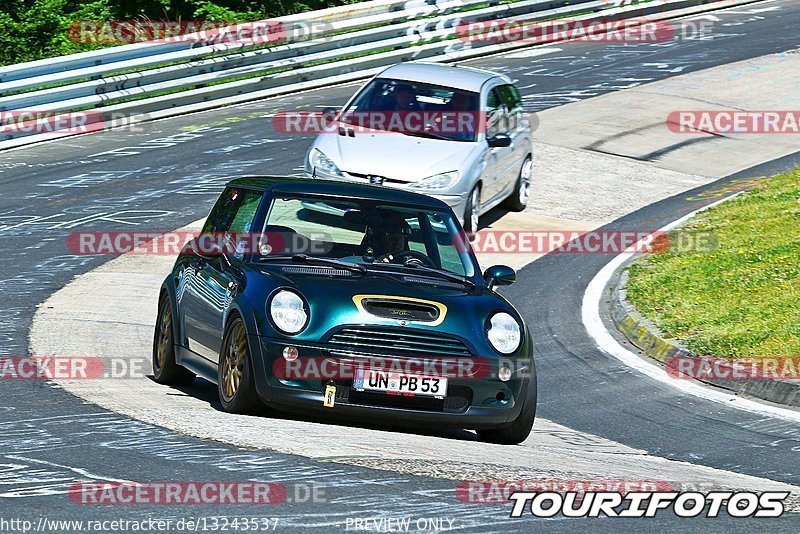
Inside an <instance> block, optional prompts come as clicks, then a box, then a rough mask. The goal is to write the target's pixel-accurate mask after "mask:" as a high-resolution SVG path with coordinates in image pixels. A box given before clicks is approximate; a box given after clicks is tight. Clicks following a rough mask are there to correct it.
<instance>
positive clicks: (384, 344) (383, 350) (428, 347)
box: [328, 327, 471, 358]
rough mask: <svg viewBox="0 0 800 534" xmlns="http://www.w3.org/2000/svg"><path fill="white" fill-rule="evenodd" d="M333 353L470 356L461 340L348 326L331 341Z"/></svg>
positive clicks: (386, 329)
mask: <svg viewBox="0 0 800 534" xmlns="http://www.w3.org/2000/svg"><path fill="white" fill-rule="evenodd" d="M328 346H329V347H330V349H331V352H333V351H334V350H335V351H337V352H340V351H341V352H355V353H375V352H377V353H380V354H389V355H396V356H406V357H411V358H419V357H425V356H464V357H468V356H470V355H471V354H470V351H469V349H468V348H467V346H466V345H464V343H463V342H461V341H460V340H458V339H455V338H452V337H449V336H443V335H441V334H438V333H433V332H427V331H424V330H416V329H402V330H401V329H389V328H369V327H344V328H342V329H340V330H337V331H336V332H335V333H334V334H333V335H332V336H331V337H330V339H329V340H328Z"/></svg>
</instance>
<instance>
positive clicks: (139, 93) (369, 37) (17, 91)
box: [0, 0, 756, 149]
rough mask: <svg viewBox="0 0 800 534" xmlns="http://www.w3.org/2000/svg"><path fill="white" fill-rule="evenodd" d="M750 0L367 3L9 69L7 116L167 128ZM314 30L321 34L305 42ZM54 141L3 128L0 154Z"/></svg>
mask: <svg viewBox="0 0 800 534" xmlns="http://www.w3.org/2000/svg"><path fill="white" fill-rule="evenodd" d="M754 1H756V0H645V1H643V2H640V3H638V4H633V5H622V6H619V5H617V4H619V3H620V2H618V1H617V2H614V0H516V1H514V0H512V1H510V2H508V1H507V2H506V3H500V0H488V1H487V0H411V1H401V0H371V1H368V2H362V3H359V4H353V5H347V6H340V7H336V8H330V9H325V10H320V11H314V12H310V13H303V14H298V15H291V16H287V17H281V18H278V19H275V20H270V21H259V22H256V23H251V24H249V25H248V27H249V28H250V29H253V28H256V29H258V28H263V29H264V31H267V30H269V28H274V27H275V24H276V23H278V24H280V25H281V32H282V39H281V43H280V44H274V43H273V44H267V45H265V44H264V43H263V42H258V40H250V41H246V42H238V41H237V42H224V43H219V42H215V41H218V40H219V39H220V37H221V36H225V35H227V34H228V33H226V32H228V31H229V29H230V28H228V29H220V30H217V32H213V33H212V34H209V33H206V34H193V35H190V36H182V39H181V40H180V41H179V42H173V41H164V42H146V43H137V44H132V45H124V46H119V47H113V48H108V49H103V50H98V51H93V52H86V53H81V54H73V55H70V56H63V57H59V58H51V59H47V60H42V61H34V62H29V63H22V64H18V65H12V66H9V67H2V68H0V112H7V111H11V112H12V113H13V110H35V111H37V112H45V111H58V112H70V111H79V110H87V109H88V110H94V111H93V113H96V114H97V115H98V116H99V117H102V122H103V125H104V127H113V126H119V125H122V124H125V123H127V122H129V121H134V120H137V119H141V118H143V116H144V115H145V114H146V115H148V116H149V117H147V118H160V117H164V116H170V115H177V114H180V113H186V112H190V111H197V110H200V109H208V108H211V107H216V106H219V105H227V104H231V103H236V102H242V101H246V100H254V99H258V98H263V97H266V96H272V95H274V94H279V93H282V92H284V93H285V92H291V91H293V90H302V89H307V88H311V87H317V86H321V85H324V84H330V83H340V82H343V81H349V80H354V79H358V78H363V77H367V76H371V75H372V74H374V73H375V72H377V71H379V70H380V69H381V68H383V67H384V66H387V65H390V64H393V63H397V62H401V61H409V60H414V59H428V60H434V61H454V60H458V59H463V58H468V57H475V56H479V55H483V54H487V53H492V52H495V51H497V50H503V49H509V48H515V47H521V46H529V45H530V43H525V42H507V43H497V42H495V41H493V40H492V39H486V40H485V41H469V40H465V39H459V36H460V35H462V36H463V34H460V33H459V25H460V24H464V23H466V22H480V21H491V20H496V19H505V18H513V20H514V21H519V22H531V21H536V20H551V19H560V18H569V19H570V20H574V21H583V22H585V23H588V22H589V21H592V20H596V19H602V20H615V19H628V18H633V17H648V19H650V20H652V19H655V20H658V19H663V18H670V17H675V16H681V15H683V14H690V13H692V12H699V11H704V10H708V9H714V8H719V7H724V6H729V5H738V4H743V3H750V2H754ZM487 4H488V5H487ZM309 27H314V28H317V32H316V33H315V35H314V36H313V37H312V38H306V39H304V38H303V37H305V36H307V31H308V28H309ZM320 28H321V29H320ZM234 29H235V28H234ZM462 29H463V28H462ZM298 37H299V38H298ZM553 39H554V37H553ZM9 93H11V94H9ZM54 135H57V134H54V133H52V132H51V133H45V134H42V133H35V132H34V133H29V132H28V131H23V129H19V128H17V129H13V128H12V129H9V128H3V129H2V130H0V149H3V148H11V147H14V146H20V145H24V144H30V143H33V142H38V141H41V140H45V139H53V138H54Z"/></svg>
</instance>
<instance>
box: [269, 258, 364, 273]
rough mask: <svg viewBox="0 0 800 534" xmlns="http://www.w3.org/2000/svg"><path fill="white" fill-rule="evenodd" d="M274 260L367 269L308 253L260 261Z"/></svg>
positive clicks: (350, 269) (359, 271)
mask: <svg viewBox="0 0 800 534" xmlns="http://www.w3.org/2000/svg"><path fill="white" fill-rule="evenodd" d="M273 260H291V261H293V262H295V263H315V264H317V265H329V266H331V267H339V268H340V269H347V270H349V271H355V272H357V273H365V272H367V270H366V269H365V268H364V267H361V266H360V265H356V264H355V263H348V262H346V261H339V260H335V259H333V258H322V257H317V256H309V255H307V254H293V255H291V256H289V255H281V256H262V257H261V258H259V261H273Z"/></svg>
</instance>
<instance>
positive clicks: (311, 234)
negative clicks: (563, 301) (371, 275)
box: [259, 195, 477, 277]
mask: <svg viewBox="0 0 800 534" xmlns="http://www.w3.org/2000/svg"><path fill="white" fill-rule="evenodd" d="M467 250H468V245H466V246H465V240H464V235H463V232H462V230H461V227H460V226H459V225H458V223H457V222H456V220H455V218H454V217H453V216H452V214H451V213H450V212H448V211H444V210H434V209H420V208H412V207H404V206H397V205H393V204H387V203H386V202H382V201H376V200H368V199H354V200H342V201H330V200H327V199H320V198H315V197H305V196H295V195H288V196H287V195H283V196H278V197H276V198H274V199H273V200H272V204H271V206H270V207H269V212H268V215H267V219H266V221H265V224H264V228H263V235H262V236H261V243H260V245H259V251H260V260H262V261H266V260H268V259H270V258H282V257H286V256H294V257H296V258H303V259H304V260H305V261H314V260H317V261H319V260H320V259H323V258H325V259H334V260H339V261H342V262H347V263H348V264H355V265H359V266H367V267H375V268H380V269H382V270H402V271H403V272H406V271H408V272H410V271H411V270H413V269H417V270H418V271H419V274H420V275H422V274H423V273H429V274H435V273H432V272H431V269H435V270H437V271H441V272H442V273H444V274H448V275H457V276H460V277H472V276H474V275H475V273H476V271H477V269H476V266H475V265H474V263H473V259H472V256H471V255H470V254H469V253H468V252H467ZM330 263H333V262H330ZM406 274H407V272H406Z"/></svg>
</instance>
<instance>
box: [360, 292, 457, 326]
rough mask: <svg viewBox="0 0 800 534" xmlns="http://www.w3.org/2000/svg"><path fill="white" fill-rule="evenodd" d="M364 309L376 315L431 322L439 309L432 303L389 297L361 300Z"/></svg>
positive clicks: (437, 315) (438, 312) (437, 314)
mask: <svg viewBox="0 0 800 534" xmlns="http://www.w3.org/2000/svg"><path fill="white" fill-rule="evenodd" d="M361 305H362V306H364V309H365V310H366V311H367V312H368V313H371V314H372V315H375V316H377V317H386V318H389V319H397V320H406V321H420V322H426V323H432V322H434V321H435V320H436V319H438V318H439V315H440V314H441V311H440V310H439V308H437V307H436V306H434V305H432V304H426V303H424V302H415V301H410V300H396V299H390V298H371V299H364V300H362V301H361Z"/></svg>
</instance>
